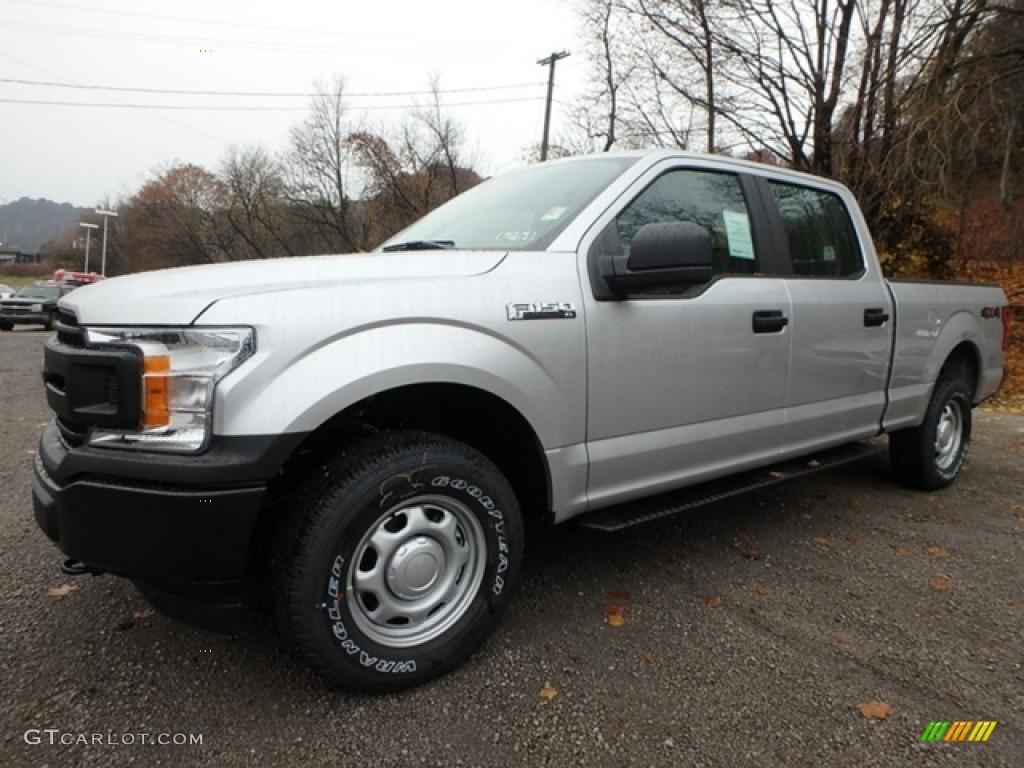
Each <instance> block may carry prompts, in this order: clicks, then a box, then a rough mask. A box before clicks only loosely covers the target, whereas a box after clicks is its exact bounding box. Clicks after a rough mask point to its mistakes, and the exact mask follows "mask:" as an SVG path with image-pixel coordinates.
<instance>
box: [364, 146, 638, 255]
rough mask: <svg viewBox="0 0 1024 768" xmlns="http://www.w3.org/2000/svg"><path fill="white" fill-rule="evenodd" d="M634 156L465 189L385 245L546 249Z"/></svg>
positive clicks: (509, 176) (545, 169)
mask: <svg viewBox="0 0 1024 768" xmlns="http://www.w3.org/2000/svg"><path fill="white" fill-rule="evenodd" d="M635 162H636V158H633V157H607V156H601V157H591V158H586V159H581V160H573V161H569V162H559V163H550V164H544V165H534V166H530V167H529V168H523V169H522V170H518V171H512V172H510V173H506V174H503V175H501V176H497V177H495V178H493V179H490V180H488V181H485V182H484V183H483V184H480V185H479V186H476V187H473V188H472V189H470V190H468V191H467V192H464V193H463V194H461V195H459V196H458V197H456V198H454V199H453V200H451V201H450V202H448V203H445V204H444V205H442V206H441V207H440V208H438V209H437V210H436V211H433V212H432V213H429V214H428V215H427V216H425V217H424V218H422V219H420V220H419V221H417V222H416V223H415V224H413V225H412V226H410V227H408V228H407V229H405V230H403V231H402V232H399V233H398V234H397V235H395V236H394V237H392V238H391V239H390V240H388V241H387V242H386V243H384V244H383V245H382V246H381V248H382V249H384V250H398V249H401V248H403V246H405V245H406V244H407V245H408V246H410V248H409V249H410V250H411V249H412V248H413V247H415V248H416V249H419V248H423V249H426V248H437V247H448V248H463V249H470V250H490V249H500V250H502V251H508V250H513V251H526V250H531V251H535V250H543V249H544V248H546V247H547V246H548V245H550V244H551V243H552V241H554V239H555V237H557V236H558V234H559V233H560V232H561V231H562V230H563V229H565V228H566V227H567V226H568V225H569V222H571V221H572V220H573V219H574V218H575V217H576V215H577V214H578V213H579V212H580V211H581V210H582V209H583V207H584V206H585V205H586V204H587V203H589V202H590V201H591V200H593V199H594V198H595V197H597V195H598V194H599V193H600V192H601V190H603V189H604V188H605V187H607V186H608V184H609V183H611V181H612V180H613V179H615V178H616V177H618V176H619V175H620V174H621V173H622V172H623V171H625V170H626V168H628V167H629V166H630V165H632V164H633V163H635Z"/></svg>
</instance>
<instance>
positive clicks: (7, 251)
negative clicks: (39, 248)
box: [0, 246, 39, 265]
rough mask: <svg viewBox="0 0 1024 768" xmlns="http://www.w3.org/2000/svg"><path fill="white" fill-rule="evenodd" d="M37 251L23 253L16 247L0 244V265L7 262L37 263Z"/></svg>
mask: <svg viewBox="0 0 1024 768" xmlns="http://www.w3.org/2000/svg"><path fill="white" fill-rule="evenodd" d="M38 263H39V254H38V253H23V252H22V251H19V250H18V249H17V248H6V247H3V246H0V265H8V264H38Z"/></svg>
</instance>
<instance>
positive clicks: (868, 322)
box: [864, 307, 889, 328]
mask: <svg viewBox="0 0 1024 768" xmlns="http://www.w3.org/2000/svg"><path fill="white" fill-rule="evenodd" d="M887 322H889V313H888V312H886V311H885V310H884V309H882V308H880V307H870V308H868V309H865V310H864V325H865V327H867V328H877V327H878V326H880V325H885V324H886V323H887Z"/></svg>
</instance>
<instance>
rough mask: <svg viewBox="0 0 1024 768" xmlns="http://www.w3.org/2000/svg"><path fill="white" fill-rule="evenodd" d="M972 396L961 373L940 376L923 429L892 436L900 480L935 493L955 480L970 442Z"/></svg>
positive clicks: (891, 457) (891, 447)
mask: <svg viewBox="0 0 1024 768" xmlns="http://www.w3.org/2000/svg"><path fill="white" fill-rule="evenodd" d="M973 396H974V394H973V391H972V389H971V387H970V385H969V384H967V382H966V381H965V380H964V378H963V375H962V374H961V373H960V372H959V371H957V372H955V373H946V372H943V373H942V374H940V376H939V380H938V382H936V384H935V389H934V391H933V392H932V399H931V400H930V401H929V403H928V408H927V410H926V411H925V415H924V421H923V422H922V423H921V426H919V427H914V428H913V429H902V430H899V431H898V432H893V433H892V434H891V435H889V460H890V463H891V465H892V468H893V471H894V473H895V475H896V479H897V480H899V481H900V482H901V483H903V484H905V485H909V486H911V487H913V488H919V489H921V490H926V491H934V490H938V489H940V488H945V487H946V486H948V485H949V484H950V483H952V482H953V481H954V480H955V479H956V477H957V475H958V474H959V473H960V469H961V468H962V467H963V464H964V459H965V458H966V456H967V447H968V444H969V443H970V440H971V406H972V400H973Z"/></svg>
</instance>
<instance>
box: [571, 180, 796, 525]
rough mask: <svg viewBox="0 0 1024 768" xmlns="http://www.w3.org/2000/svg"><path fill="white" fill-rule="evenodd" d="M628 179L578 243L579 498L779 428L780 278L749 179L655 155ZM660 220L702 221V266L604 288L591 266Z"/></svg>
mask: <svg viewBox="0 0 1024 768" xmlns="http://www.w3.org/2000/svg"><path fill="white" fill-rule="evenodd" d="M638 187H639V188H638V189H637V191H636V192H635V194H634V195H633V196H632V197H631V199H630V200H629V201H628V202H626V203H625V204H624V205H622V206H620V207H619V208H617V209H616V210H614V211H611V212H609V214H607V221H606V222H602V223H600V224H599V230H600V234H599V235H598V236H597V237H595V238H594V240H593V243H592V244H590V245H589V249H588V250H589V253H588V259H587V261H588V269H590V270H591V284H592V286H594V287H595V291H594V292H593V293H592V294H591V295H588V296H587V307H586V317H587V329H588V342H587V346H588V378H589V399H588V418H587V424H588V434H587V447H588V452H589V459H590V474H589V481H588V501H589V506H590V507H591V508H597V507H600V506H606V505H608V504H613V503H617V502H620V501H626V500H629V499H632V498H637V497H641V496H646V495H650V494H653V493H658V492H661V491H665V490H669V489H672V488H676V487H679V486H682V485H686V484H690V483H693V482H698V481H700V480H704V479H710V478H711V477H715V476H718V475H723V474H728V473H729V472H731V471H734V470H736V469H739V468H740V467H741V466H753V465H756V464H760V463H765V461H766V457H767V458H769V459H770V457H772V456H774V454H775V453H777V451H778V446H780V445H781V444H782V440H783V437H784V429H785V418H784V406H785V398H786V387H787V376H788V363H789V351H790V334H789V332H788V328H787V323H788V317H789V315H790V302H789V298H788V293H787V290H786V286H785V283H784V281H783V280H781V279H777V278H774V277H769V276H766V275H765V274H763V273H764V271H765V267H764V262H765V260H766V259H767V258H768V250H769V249H768V245H767V242H768V240H767V235H766V234H764V233H763V231H762V226H763V225H762V220H763V219H762V217H760V216H758V215H757V212H758V211H759V210H760V209H759V208H755V207H754V206H751V205H750V204H749V201H750V200H753V201H755V203H757V201H758V200H759V198H757V197H756V190H755V188H754V187H753V185H752V184H751V183H749V181H745V180H744V179H743V178H742V177H740V176H739V175H738V174H731V173H722V172H720V171H717V170H715V171H712V170H701V169H700V168H693V167H690V168H682V167H665V166H661V167H660V168H655V169H652V171H651V172H650V173H649V175H648V176H647V177H646V178H645V179H644V180H642V181H641V182H640V183H639V184H638ZM757 204H759V203H757ZM667 221H686V222H693V223H696V224H698V225H700V226H702V227H704V228H705V229H706V230H707V232H708V234H709V235H710V237H711V245H712V262H713V272H714V278H713V279H712V280H711V281H710V282H707V283H704V284H699V285H694V284H687V283H680V284H666V285H661V286H656V287H654V288H649V289H645V292H644V293H638V294H635V295H627V296H620V297H616V298H612V299H609V297H608V295H607V294H606V293H604V294H603V292H602V291H601V290H600V288H599V277H600V276H599V274H597V273H599V272H600V270H601V269H602V267H601V265H602V264H605V265H607V264H608V263H609V262H610V261H614V262H616V263H617V264H623V263H625V262H626V260H628V258H629V252H630V244H631V240H632V238H633V236H634V235H635V233H636V232H637V230H639V229H640V227H641V226H643V225H644V224H649V223H657V222H667ZM585 247H587V245H586V243H585ZM618 269H621V267H618ZM595 278H597V279H595ZM602 294H603V298H598V297H599V296H602ZM758 318H762V319H763V318H771V322H768V323H764V322H759V321H758Z"/></svg>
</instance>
